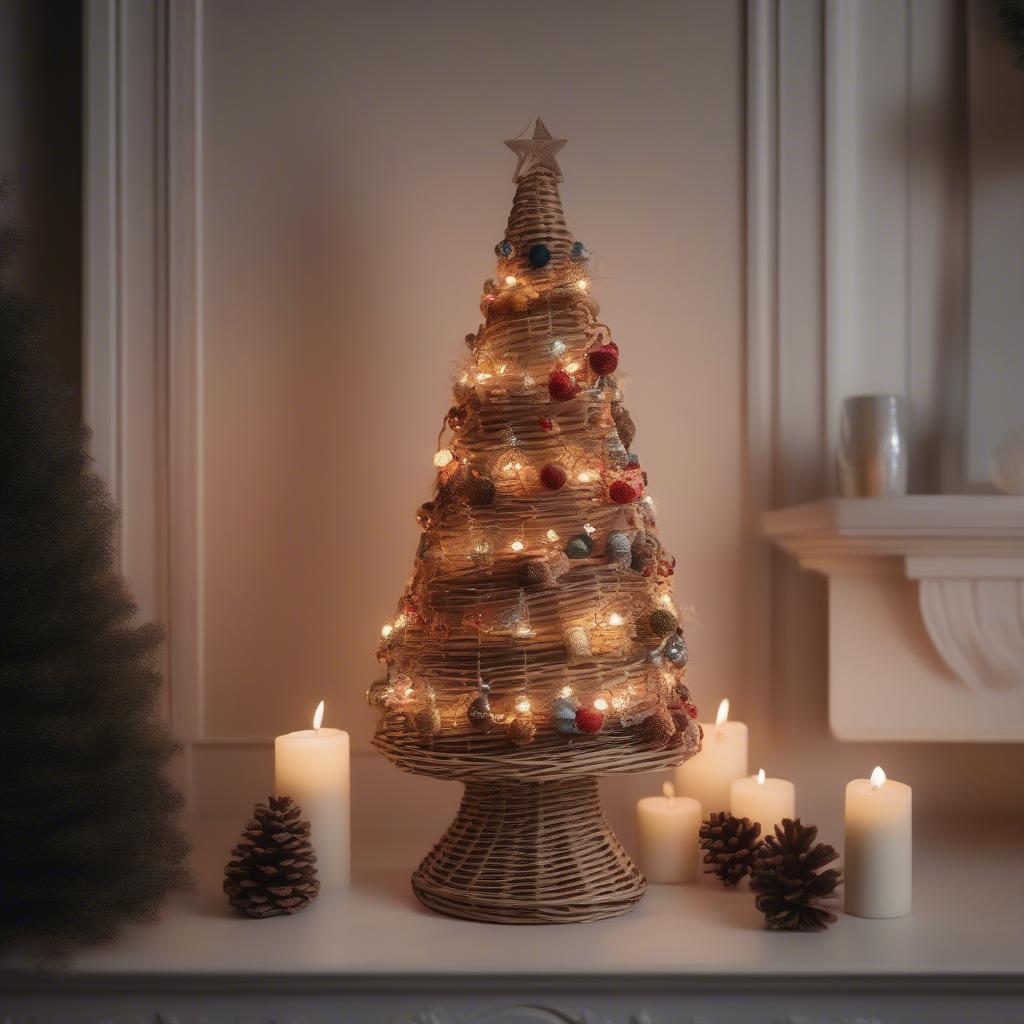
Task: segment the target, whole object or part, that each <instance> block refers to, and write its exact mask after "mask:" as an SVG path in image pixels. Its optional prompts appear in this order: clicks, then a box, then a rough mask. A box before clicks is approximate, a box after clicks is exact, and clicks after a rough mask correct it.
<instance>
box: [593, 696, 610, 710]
mask: <svg viewBox="0 0 1024 1024" xmlns="http://www.w3.org/2000/svg"><path fill="white" fill-rule="evenodd" d="M594 710H595V711H607V710H608V701H606V700H605V699H604V697H598V698H597V700H595V701H594Z"/></svg>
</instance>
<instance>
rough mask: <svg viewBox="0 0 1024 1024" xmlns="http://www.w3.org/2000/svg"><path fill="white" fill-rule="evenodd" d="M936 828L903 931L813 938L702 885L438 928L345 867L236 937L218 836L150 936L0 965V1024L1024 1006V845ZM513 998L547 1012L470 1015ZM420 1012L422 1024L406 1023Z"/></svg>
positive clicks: (406, 867) (1012, 838)
mask: <svg viewBox="0 0 1024 1024" xmlns="http://www.w3.org/2000/svg"><path fill="white" fill-rule="evenodd" d="M935 831H936V834H937V835H938V836H939V837H940V839H937V840H936V841H934V842H931V841H929V840H928V839H927V838H926V837H925V836H922V835H919V836H918V841H917V849H916V854H917V856H916V858H915V909H914V913H913V914H912V915H911V916H910V917H907V918H902V919H897V920H889V921H871V920H864V919H860V918H855V917H847V916H846V915H844V914H842V913H841V905H840V917H839V921H838V922H837V923H836V924H835V925H833V926H832V928H831V929H830V930H829V931H827V932H825V933H823V934H787V933H781V934H780V933H772V932H768V931H766V930H765V929H764V927H763V919H762V918H761V916H760V915H759V914H758V913H757V911H756V910H755V908H754V906H753V897H752V895H751V894H750V892H749V891H748V890H747V889H746V887H745V885H743V886H741V888H740V889H739V890H736V891H727V890H724V889H722V888H721V887H719V886H718V885H717V884H715V883H713V882H712V881H711V880H710V879H702V880H701V881H699V882H698V883H697V884H694V885H688V886H653V887H651V889H650V891H649V893H648V895H647V896H646V898H645V899H644V900H643V901H642V902H641V903H640V905H639V907H638V908H637V909H636V910H634V911H633V912H632V913H631V914H629V915H627V916H625V917H622V918H618V919H614V920H610V921H605V922H599V923H596V924H586V925H566V926H526V927H502V926H498V925H486V924H476V923H469V922H463V921H456V920H450V919H447V918H443V917H439V916H437V915H435V914H433V913H431V912H429V911H426V910H424V909H423V908H421V907H420V906H419V904H418V903H416V901H415V899H414V898H413V896H412V893H411V891H410V888H409V883H408V876H409V872H410V870H411V868H412V866H413V865H412V863H411V861H410V862H408V863H404V864H402V865H401V866H393V867H389V866H386V865H382V864H380V863H379V862H378V865H377V866H376V867H374V868H372V869H364V870H362V871H359V870H357V872H356V880H355V883H354V885H353V887H352V889H351V891H350V892H348V893H347V894H345V895H343V896H340V897H335V898H326V897H322V898H321V899H320V900H318V901H317V902H316V903H315V904H314V905H313V906H312V907H310V908H309V909H308V910H306V911H304V912H303V913H301V914H298V915H296V916H294V917H290V918H274V919H270V920H267V921H250V920H248V919H245V918H240V917H239V916H237V915H235V914H234V913H233V912H232V911H230V910H229V908H228V907H227V904H226V901H225V898H224V896H223V894H222V893H221V892H220V891H219V886H220V879H221V877H222V863H223V860H224V852H225V849H226V846H227V845H229V840H228V839H227V838H226V837H227V835H228V832H227V831H226V830H225V829H223V828H218V829H217V830H215V833H214V832H209V833H207V834H206V835H205V841H204V843H203V845H204V846H205V851H204V850H201V851H200V853H199V855H198V858H197V859H198V862H199V874H200V881H201V887H200V892H199V893H198V894H197V895H195V896H192V897H189V898H188V899H185V900H182V901H179V902H178V903H176V904H175V905H174V906H172V907H171V908H170V909H169V910H168V912H167V913H166V914H165V916H164V919H163V920H162V921H161V922H160V923H159V924H156V925H148V926H136V927H133V928H131V929H130V930H129V931H128V932H127V933H126V934H125V935H124V936H123V937H122V938H121V939H120V940H119V941H118V942H117V943H115V944H113V945H109V946H105V947H100V948H95V949H91V950H88V951H86V952H84V953H82V954H80V955H79V957H78V959H77V962H76V963H75V964H74V966H73V967H72V968H71V969H70V970H69V971H67V972H65V973H62V974H60V975H52V974H47V973H40V972H39V971H37V970H34V969H33V967H32V965H31V964H30V963H28V962H24V961H17V960H11V959H7V960H5V961H0V1018H4V1019H8V1018H9V1019H12V1020H15V1021H20V1020H23V1019H24V1020H27V1019H28V1018H29V1017H30V1016H31V1017H32V1018H33V1019H34V1020H37V1021H39V1022H40V1024H46V1022H49V1021H51V1020H52V1021H57V1020H61V1021H67V1020H90V1021H91V1020H96V1021H99V1020H104V1021H120V1020H121V1019H124V1020H126V1021H127V1020H132V1021H136V1020H139V1019H144V1020H147V1021H150V1022H155V1021H156V1020H157V1019H158V1018H157V1015H158V1014H159V1015H160V1019H162V1020H163V1021H164V1022H165V1024H166V1022H167V1021H169V1020H170V1019H172V1018H173V1019H176V1020H178V1021H185V1020H190V1019H196V1020H198V1019H199V1016H200V1013H201V1014H202V1016H203V1019H204V1020H207V1021H213V1022H216V1021H219V1020H220V1019H221V1016H219V1014H220V1015H222V1016H223V1019H224V1020H225V1021H226V1020H228V1019H230V1020H235V1019H240V1020H248V1019H250V1017H249V1016H247V1014H248V1013H249V1011H250V1010H251V1014H252V1016H251V1019H252V1020H257V1019H258V1020H261V1021H267V1020H274V1021H278V1020H280V1021H283V1020H294V1019H295V1018H296V1016H297V1017H298V1018H299V1019H302V1020H305V1021H317V1020H320V1019H321V1018H320V1017H318V1012H320V1010H324V1011H325V1012H326V1009H330V1010H331V1011H332V1012H336V1011H337V1010H338V1009H339V1008H340V1009H342V1010H344V1009H346V1008H349V1009H350V1011H351V1016H342V1017H338V1016H335V1017H329V1016H325V1017H323V1019H324V1020H328V1019H330V1020H342V1019H344V1020H351V1021H353V1022H356V1021H358V1022H359V1024H363V1022H364V1021H365V1022H370V1021H377V1020H381V1021H384V1020H388V1021H400V1022H405V1021H409V1022H411V1021H414V1020H415V1021H418V1022H420V1024H424V1022H430V1024H448V1022H456V1021H460V1022H461V1021H471V1020H472V1021H476V1020H478V1019H479V1020H481V1021H483V1020H488V1021H491V1020H494V1021H501V1022H504V1021H506V1020H508V1021H520V1020H524V1021H525V1020H530V1021H537V1022H555V1021H559V1022H568V1021H574V1022H579V1024H600V1022H604V1021H615V1022H618V1021H622V1022H623V1024H626V1022H631V1024H641V1022H644V1021H647V1022H651V1024H663V1022H664V1024H668V1022H669V1021H672V1022H676V1021H682V1022H685V1024H690V1021H691V1017H694V1019H699V1018H700V1017H701V1016H704V1017H705V1018H706V1019H707V1020H708V1021H709V1022H710V1024H716V1021H717V1020H722V1021H730V1022H731V1021H747V1020H750V1021H752V1022H753V1021H764V1022H765V1024H771V1022H774V1021H776V1020H787V1019H788V1018H790V1017H793V1015H796V1017H795V1018H794V1019H799V1017H800V1015H801V1014H802V1015H804V1016H805V1017H807V1019H810V1020H814V1021H817V1020H818V1017H817V1016H816V1014H817V1013H819V1012H821V1011H820V1009H818V1008H819V1007H843V1008H845V1009H844V1013H847V1014H848V1015H849V1016H851V1017H853V1016H860V1017H864V1018H872V1019H879V1020H882V1021H883V1024H892V1022H898V1021H903V1020H904V1019H917V1018H904V1017H902V1016H900V1015H898V1014H896V1013H894V1012H888V1013H886V1014H885V1015H884V1016H879V1013H878V1008H879V1006H882V1005H886V1006H887V1005H889V1004H890V1003H892V1005H893V1006H896V1005H897V1004H900V1005H902V1003H901V1001H904V1002H905V1001H906V1000H907V999H911V998H913V999H914V1000H915V1001H918V1002H919V1001H920V1000H922V999H941V1002H942V1006H943V1007H945V1009H944V1010H943V1011H942V1013H939V1014H938V1015H937V1016H933V1017H931V1018H929V1019H930V1020H933V1021H945V1020H947V1017H946V1016H943V1015H942V1014H943V1013H945V1012H946V1010H948V1011H949V1012H950V1013H952V1012H954V1011H956V1012H958V1013H960V1017H959V1018H957V1017H955V1016H950V1017H948V1019H949V1020H950V1021H952V1020H958V1021H960V1022H964V1021H967V1020H971V1021H980V1020H982V1019H987V1018H983V1017H982V1016H979V1015H972V1016H967V1015H965V1013H964V1008H965V1007H967V1006H970V1007H972V1008H974V1010H977V1009H978V1007H984V1006H986V1005H987V1003H986V1000H992V1001H994V1002H993V1004H992V1005H993V1006H999V1007H1000V1012H1001V1013H1005V1011H1006V1010H1007V1008H1009V1007H1011V1006H1012V1007H1018V1006H1019V1007H1022V1008H1024V900H1022V891H1024V883H1022V881H1021V875H1020V848H1021V842H1022V840H1024V834H1022V833H1021V832H1020V831H1018V832H1017V833H1016V834H1015V835H1011V834H1008V833H1003V834H999V833H997V834H995V835H987V834H986V835H985V837H984V840H983V842H981V843H980V844H979V845H976V846H973V847H971V846H969V845H967V844H964V843H963V842H961V841H959V840H960V837H961V834H962V835H963V836H966V837H968V838H969V837H970V836H971V835H978V834H979V832H978V831H977V826H975V827H974V828H968V827H966V826H962V825H961V826H959V827H956V828H941V829H937V830H935ZM214 834H215V836H216V838H215V840H214V841H212V842H211V841H210V840H211V838H212V837H213V836H214ZM115 997H116V998H115ZM524 1000H530V1001H532V1004H541V1005H543V1006H544V1007H546V1008H547V1010H546V1012H548V1013H554V1014H556V1015H555V1016H543V1015H541V1016H533V1017H522V1018H520V1017H516V1016H508V1017H506V1016H496V1017H489V1016H479V1017H478V1016H475V1014H477V1013H479V1012H481V1010H480V1008H481V1007H485V1006H487V1007H491V1008H493V1007H495V1006H496V1005H502V1006H506V1005H507V1006H521V1005H522V1003H523V1001H524ZM72 1005H73V1006H74V1007H75V1013H73V1014H69V1013H68V1012H67V1007H68V1006H72ZM122 1007H123V1008H124V1009H123V1010H122V1009H120V1008H122ZM426 1007H430V1008H432V1010H433V1011H434V1012H435V1013H436V1016H435V1017H434V1018H430V1017H420V1018H418V1017H417V1016H416V1013H417V1012H418V1011H422V1010H424V1008H426ZM439 1007H440V1009H439ZM567 1007H575V1008H576V1010H573V1012H574V1013H575V1012H576V1011H577V1010H579V1008H581V1007H583V1008H590V1009H591V1012H592V1014H593V1015H592V1016H590V1017H586V1016H584V1015H582V1010H579V1014H580V1015H577V1016H573V1015H572V1013H570V1012H569V1010H568V1009H567ZM594 1007H599V1008H600V1009H599V1011H594V1010H593V1008H594ZM718 1007H727V1008H730V1009H729V1011H728V1012H729V1014H733V1015H726V1014H725V1013H724V1011H723V1012H722V1013H721V1015H719V1010H718V1009H717V1008H718ZM758 1007H760V1009H756V1008H758ZM769 1007H771V1010H770V1011H769V1009H768V1008H769ZM683 1008H686V1009H687V1013H686V1014H681V1010H682V1009H683ZM744 1008H746V1009H744ZM62 1009H63V1012H61V1011H62ZM748 1010H749V1013H748ZM972 1012H973V1011H972ZM643 1013H646V1014H647V1017H643V1016H642V1014H643ZM119 1014H121V1015H120V1016H119ZM557 1014H563V1015H562V1016H558V1015H557ZM744 1014H747V1015H746V1016H745V1015H744ZM761 1014H763V1015H761ZM694 1015H696V1016H694ZM822 1019H825V1018H822ZM828 1019H831V1018H828ZM836 1019H838V1018H836ZM991 1019H993V1020H1009V1019H1011V1017H1009V1016H1003V1017H998V1016H993V1017H992V1018H991Z"/></svg>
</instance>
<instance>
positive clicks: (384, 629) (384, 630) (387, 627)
mask: <svg viewBox="0 0 1024 1024" xmlns="http://www.w3.org/2000/svg"><path fill="white" fill-rule="evenodd" d="M394 631H395V627H394V626H392V625H391V623H390V622H385V623H384V625H383V626H381V627H380V635H381V636H382V637H384V639H385V640H387V638H388V637H389V636H391V634H392V633H394Z"/></svg>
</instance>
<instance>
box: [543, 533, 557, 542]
mask: <svg viewBox="0 0 1024 1024" xmlns="http://www.w3.org/2000/svg"><path fill="white" fill-rule="evenodd" d="M544 536H545V537H547V539H548V540H550V541H556V540H558V534H557V533H555V531H554V530H548V532H547V533H546V534H544Z"/></svg>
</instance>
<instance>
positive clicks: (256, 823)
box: [224, 796, 320, 917]
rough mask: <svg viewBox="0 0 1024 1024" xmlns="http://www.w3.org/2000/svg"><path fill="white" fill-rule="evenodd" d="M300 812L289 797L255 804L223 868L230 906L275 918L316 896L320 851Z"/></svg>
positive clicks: (259, 915) (318, 886) (250, 913)
mask: <svg viewBox="0 0 1024 1024" xmlns="http://www.w3.org/2000/svg"><path fill="white" fill-rule="evenodd" d="M268 804H269V806H268ZM301 814H302V809H301V808H300V807H299V806H298V805H297V804H293V803H292V800H291V797H287V796H281V797H273V796H272V797H270V798H269V800H268V801H267V803H266V804H257V805H256V807H255V808H254V810H253V817H252V820H251V821H249V823H248V824H247V825H246V826H245V831H244V832H243V833H242V838H241V839H239V840H238V845H237V846H236V847H235V848H234V849H233V850H232V851H231V856H232V857H233V858H234V859H233V860H231V861H230V862H229V863H228V865H227V867H226V868H225V869H224V875H225V877H224V892H226V893H227V896H228V902H229V903H230V904H231V906H233V907H235V908H236V909H237V910H241V911H244V912H245V913H246V914H248V915H249V916H250V917H276V916H277V915H279V914H294V913H297V912H298V911H300V910H302V908H303V907H305V906H306V905H307V904H308V903H310V902H311V901H312V900H313V899H315V898H316V895H317V893H318V892H320V882H319V881H318V880H317V877H316V854H315V853H314V852H313V847H312V846H311V845H310V842H309V822H308V821H302V820H301Z"/></svg>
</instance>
